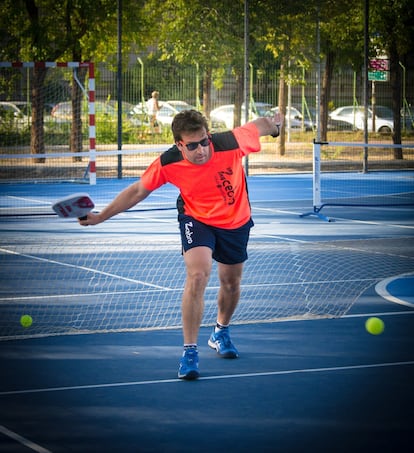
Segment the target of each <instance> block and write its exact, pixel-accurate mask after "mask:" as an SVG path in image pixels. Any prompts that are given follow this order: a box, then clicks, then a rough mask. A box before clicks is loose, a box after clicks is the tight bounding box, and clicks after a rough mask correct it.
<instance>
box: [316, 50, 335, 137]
mask: <svg viewBox="0 0 414 453" xmlns="http://www.w3.org/2000/svg"><path fill="white" fill-rule="evenodd" d="M334 61H335V54H334V53H333V52H331V51H328V52H327V54H326V60H325V70H324V72H323V76H322V86H321V98H320V100H319V112H320V116H321V117H320V121H319V125H320V127H321V134H320V137H321V140H322V141H324V142H326V141H327V137H328V113H329V112H328V102H329V98H330V97H331V84H332V74H333V68H334Z"/></svg>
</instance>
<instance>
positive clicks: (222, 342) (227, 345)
mask: <svg viewBox="0 0 414 453" xmlns="http://www.w3.org/2000/svg"><path fill="white" fill-rule="evenodd" d="M208 345H209V346H210V348H212V349H215V350H216V351H217V354H218V355H219V356H220V357H223V358H225V359H235V358H237V357H238V356H239V352H238V351H237V349H236V347H235V346H234V344H233V343H232V342H231V339H230V332H229V329H228V327H226V328H224V329H220V331H219V332H215V330H213V333H212V334H211V336H210V338H209V340H208Z"/></svg>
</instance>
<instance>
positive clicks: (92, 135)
mask: <svg viewBox="0 0 414 453" xmlns="http://www.w3.org/2000/svg"><path fill="white" fill-rule="evenodd" d="M87 64H88V67H89V86H88V88H89V96H88V97H89V184H92V185H95V184H96V127H95V66H94V64H93V63H91V62H89V63H87Z"/></svg>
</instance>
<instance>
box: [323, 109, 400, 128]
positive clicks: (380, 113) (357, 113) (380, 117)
mask: <svg viewBox="0 0 414 453" xmlns="http://www.w3.org/2000/svg"><path fill="white" fill-rule="evenodd" d="M329 116H330V117H331V118H332V119H334V120H341V121H346V122H347V123H350V124H352V125H353V126H354V127H355V128H356V129H360V130H364V107H361V106H353V105H347V106H344V107H338V108H337V109H335V110H334V111H333V112H331V113H330V114H329ZM372 118H373V116H372V109H371V108H368V121H367V123H368V124H367V126H368V132H372V130H373V128H372ZM393 130H394V120H393V114H392V110H391V109H389V108H388V107H384V106H381V105H377V106H376V107H375V132H379V133H380V134H390V133H391V132H392V131H393Z"/></svg>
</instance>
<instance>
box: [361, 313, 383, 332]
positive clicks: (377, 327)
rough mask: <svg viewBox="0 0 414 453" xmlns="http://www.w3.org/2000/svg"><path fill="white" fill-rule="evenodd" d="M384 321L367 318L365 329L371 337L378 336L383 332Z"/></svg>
mask: <svg viewBox="0 0 414 453" xmlns="http://www.w3.org/2000/svg"><path fill="white" fill-rule="evenodd" d="M384 327H385V326H384V321H383V320H382V319H380V318H375V317H372V318H368V319H367V320H366V321H365V328H366V329H367V332H369V333H370V334H371V335H380V334H381V333H382V332H384Z"/></svg>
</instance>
